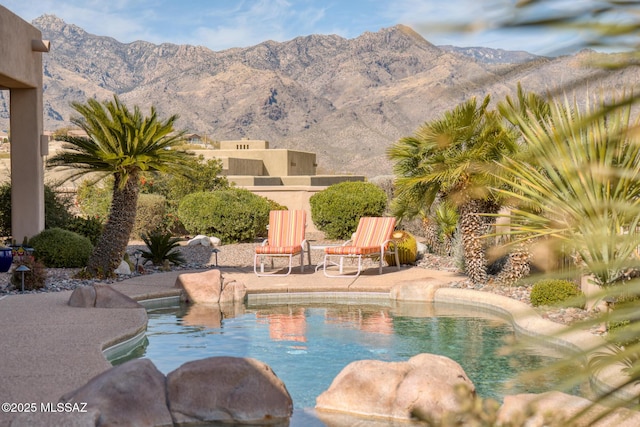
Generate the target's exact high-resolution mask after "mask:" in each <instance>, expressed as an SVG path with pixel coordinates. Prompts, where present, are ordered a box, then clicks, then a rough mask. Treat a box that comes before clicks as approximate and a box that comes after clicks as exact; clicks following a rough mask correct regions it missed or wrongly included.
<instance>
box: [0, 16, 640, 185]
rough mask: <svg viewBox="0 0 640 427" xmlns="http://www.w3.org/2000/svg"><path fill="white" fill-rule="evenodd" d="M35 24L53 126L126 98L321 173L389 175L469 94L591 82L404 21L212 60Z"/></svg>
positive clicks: (48, 124) (188, 49)
mask: <svg viewBox="0 0 640 427" xmlns="http://www.w3.org/2000/svg"><path fill="white" fill-rule="evenodd" d="M33 24H34V25H35V26H36V27H38V28H39V29H40V30H41V31H42V32H43V36H44V37H45V38H46V39H49V40H51V51H50V52H49V53H47V54H45V55H43V62H44V68H45V69H44V84H45V89H44V96H43V100H44V109H45V111H44V113H45V120H44V122H45V130H49V131H53V130H56V129H58V128H61V127H65V126H69V124H70V123H69V117H70V116H71V115H72V114H73V111H72V109H71V108H70V103H71V102H72V101H78V102H85V101H86V100H87V99H88V98H96V99H110V98H111V97H112V96H113V94H117V95H118V96H119V97H120V99H121V100H122V101H123V102H125V103H126V104H127V105H129V106H134V105H136V106H139V107H140V108H141V109H142V110H143V111H147V110H148V108H149V107H150V106H154V107H155V108H156V109H157V111H158V113H159V114H160V115H161V116H163V117H168V116H170V115H173V114H176V113H177V114H179V116H180V119H179V120H178V122H177V126H178V128H180V129H184V130H186V131H187V132H190V133H197V134H202V135H206V136H207V137H208V138H212V139H214V140H227V139H240V138H243V137H250V138H254V139H265V140H268V141H269V142H270V145H271V146H272V147H274V148H291V149H297V150H303V151H311V152H315V153H317V156H318V157H317V159H318V163H319V166H318V171H319V173H355V174H362V175H366V176H370V177H371V176H376V175H381V174H389V173H390V172H391V165H390V162H389V161H388V160H387V159H386V156H385V152H386V150H387V149H388V147H389V146H390V145H391V144H392V143H393V142H395V141H397V140H398V139H399V138H401V137H403V136H408V135H411V134H413V132H414V131H415V130H416V129H417V128H418V127H419V126H420V125H421V124H423V123H424V122H426V121H429V120H432V119H434V118H437V117H439V116H441V115H442V114H443V113H444V112H445V111H447V110H449V109H451V108H454V107H455V106H456V105H458V104H459V103H460V102H463V101H465V100H467V99H469V98H470V97H473V96H476V97H484V96H485V95H486V94H488V93H490V94H491V95H492V99H494V100H499V99H500V98H501V97H502V96H504V95H506V94H509V95H513V93H514V92H515V88H516V87H517V85H518V83H521V84H522V86H523V88H525V90H528V91H535V92H538V93H541V94H544V93H546V91H547V89H549V84H553V82H558V81H562V82H563V83H565V84H569V82H570V81H573V80H575V79H588V78H590V76H591V75H592V74H590V72H591V71H592V70H591V71H590V70H589V69H587V68H586V67H582V68H580V67H581V64H582V63H584V62H585V61H579V62H578V61H575V60H573V61H572V58H571V57H569V58H565V57H563V58H549V59H546V58H545V59H544V60H536V61H531V62H526V64H524V65H523V64H522V63H521V62H522V60H523V59H522V58H526V57H527V55H529V54H526V52H522V53H513V52H507V51H499V50H492V49H487V48H464V49H462V48H454V47H442V46H440V47H438V46H434V45H433V44H431V43H430V42H428V41H427V40H425V39H424V38H423V37H421V36H420V35H419V34H418V33H416V32H415V31H414V30H413V29H411V28H410V27H407V26H405V25H396V26H394V27H390V28H383V29H381V30H380V31H377V32H367V33H364V34H362V35H360V36H359V37H356V38H353V39H345V38H343V37H340V36H337V35H309V36H304V37H297V38H295V39H293V40H290V41H285V42H275V41H265V42H263V43H260V44H258V45H256V46H251V47H247V48H232V49H227V50H224V51H218V52H214V51H212V50H210V49H207V48H205V47H202V46H190V45H176V44H171V43H163V44H160V45H156V44H153V43H149V42H146V41H136V42H133V43H121V42H119V41H117V40H115V39H113V38H110V37H102V36H98V35H94V34H91V33H89V32H87V31H85V30H84V29H82V28H80V27H77V26H75V25H72V24H67V23H65V22H64V21H63V20H62V19H60V18H57V17H56V16H55V15H44V16H41V17H39V18H37V19H36V20H34V21H33ZM525 54H526V55H525ZM581 55H582V54H581ZM518 58H521V59H518ZM533 58H536V57H535V56H533ZM574 59H575V58H574ZM527 61H528V59H527ZM637 74H640V71H638V70H633V71H632V72H631V71H629V70H628V71H627V73H626V74H621V73H611V74H610V76H609V77H608V78H609V80H608V81H607V82H605V84H606V85H607V86H606V87H621V86H622V85H624V84H625V82H633V81H638V80H640V76H637ZM621 76H624V77H621ZM623 78H624V80H622V79H623ZM8 105H9V102H8V99H7V96H6V94H5V93H3V92H1V91H0V129H7V128H8V117H9V110H8V108H9V107H8Z"/></svg>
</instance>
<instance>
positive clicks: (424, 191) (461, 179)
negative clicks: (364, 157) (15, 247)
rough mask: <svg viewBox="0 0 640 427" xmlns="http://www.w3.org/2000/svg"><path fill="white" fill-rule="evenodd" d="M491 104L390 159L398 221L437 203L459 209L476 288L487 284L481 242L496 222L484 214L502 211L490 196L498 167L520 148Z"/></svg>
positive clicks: (436, 127) (441, 124) (448, 118)
mask: <svg viewBox="0 0 640 427" xmlns="http://www.w3.org/2000/svg"><path fill="white" fill-rule="evenodd" d="M489 102H490V97H489V96H487V97H485V99H484V100H483V101H482V103H480V104H479V105H478V102H477V101H476V99H475V98H472V99H470V100H468V101H466V102H464V103H462V104H460V105H459V106H457V107H456V108H454V109H453V110H451V111H448V112H446V113H445V114H444V115H443V116H442V117H441V118H439V119H436V120H434V121H432V122H429V123H425V124H424V125H423V126H421V127H420V128H419V129H418V130H417V131H416V132H415V133H414V135H413V136H410V137H404V138H401V139H400V140H399V141H398V142H396V143H395V144H394V145H392V147H391V148H390V149H389V150H388V153H387V154H388V156H389V158H390V159H391V160H392V161H394V162H395V164H394V172H395V174H396V176H397V180H396V201H395V202H394V204H393V206H392V208H393V209H394V214H395V215H396V216H397V217H399V218H403V217H408V218H411V217H412V216H415V215H416V214H417V213H418V212H420V210H429V209H430V207H431V205H432V204H433V203H434V201H435V200H436V198H437V197H439V198H440V199H441V200H443V201H444V200H446V201H449V202H451V203H454V204H455V205H456V206H457V208H458V213H459V215H460V217H459V218H460V224H459V227H460V233H461V239H462V245H463V252H464V259H465V268H466V273H467V275H468V276H469V278H470V279H471V280H472V281H473V282H474V283H485V282H486V281H487V271H486V256H485V243H484V241H483V239H482V237H483V236H484V235H486V234H488V233H489V231H490V226H491V223H492V220H491V218H490V217H488V216H484V215H483V214H495V213H497V212H498V209H499V208H500V202H499V200H498V199H497V198H496V193H495V192H491V191H489V190H488V189H489V187H490V184H491V183H494V184H495V183H496V181H495V178H494V174H492V173H491V170H492V169H493V168H494V163H493V162H495V161H499V160H500V159H501V158H502V157H503V156H504V155H506V154H513V153H514V152H515V151H516V150H517V148H518V146H517V144H516V138H515V137H514V135H513V133H512V132H510V131H509V129H507V128H506V127H505V126H503V121H502V118H501V117H500V115H499V114H498V113H497V112H495V111H489V110H488V105H489Z"/></svg>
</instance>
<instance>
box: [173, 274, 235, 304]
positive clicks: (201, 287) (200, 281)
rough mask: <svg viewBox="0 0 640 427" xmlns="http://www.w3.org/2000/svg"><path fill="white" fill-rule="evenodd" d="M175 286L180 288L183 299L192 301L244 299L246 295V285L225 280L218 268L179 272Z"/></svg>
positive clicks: (204, 302) (214, 302) (205, 302)
mask: <svg viewBox="0 0 640 427" xmlns="http://www.w3.org/2000/svg"><path fill="white" fill-rule="evenodd" d="M175 287H176V288H181V289H182V291H183V300H185V301H187V302H194V303H203V304H218V303H228V302H233V301H244V297H245V295H246V287H245V286H244V285H243V284H242V283H239V282H235V281H225V280H224V279H223V277H222V274H221V273H220V270H218V269H211V270H206V271H202V272H197V273H184V274H180V275H179V276H178V278H177V279H176V283H175Z"/></svg>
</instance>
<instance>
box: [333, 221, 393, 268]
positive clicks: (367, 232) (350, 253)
mask: <svg viewBox="0 0 640 427" xmlns="http://www.w3.org/2000/svg"><path fill="white" fill-rule="evenodd" d="M395 225H396V219H395V218H393V217H362V218H360V222H359V223H358V228H357V229H356V232H355V233H354V235H353V238H352V240H348V241H347V242H345V243H344V244H343V245H342V246H330V247H327V248H325V250H324V265H323V270H324V275H325V276H327V277H356V276H358V275H360V273H361V272H362V258H365V257H369V258H371V257H379V259H380V269H379V271H380V274H382V259H383V258H384V255H385V253H393V254H394V255H395V257H396V265H397V266H398V270H399V269H400V262H399V259H398V248H397V246H396V245H393V249H392V250H390V249H389V243H390V242H391V241H392V240H393V239H392V238H391V236H392V234H393V229H394V227H395ZM331 257H340V261H339V262H331ZM345 257H347V258H357V259H358V271H356V273H355V274H353V273H351V274H342V264H343V260H344V258H345ZM330 265H337V266H339V267H340V274H329V273H327V267H328V266H330Z"/></svg>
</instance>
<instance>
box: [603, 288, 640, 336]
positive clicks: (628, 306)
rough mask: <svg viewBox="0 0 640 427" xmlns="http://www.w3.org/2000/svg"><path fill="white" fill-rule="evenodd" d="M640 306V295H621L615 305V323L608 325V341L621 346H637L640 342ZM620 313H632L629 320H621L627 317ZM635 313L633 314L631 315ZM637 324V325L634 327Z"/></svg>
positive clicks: (611, 322)
mask: <svg viewBox="0 0 640 427" xmlns="http://www.w3.org/2000/svg"><path fill="white" fill-rule="evenodd" d="M639 305H640V296H638V295H630V294H626V295H619V296H618V297H617V298H616V299H615V304H613V312H614V313H613V315H612V316H611V317H612V318H615V319H616V320H615V321H610V322H609V323H608V324H607V330H608V334H607V339H608V340H610V341H611V342H613V343H615V344H617V345H620V346H625V347H626V346H630V345H635V344H637V343H638V342H640V337H638V332H637V322H638V321H640V316H639V315H637V314H635V313H638V306H639ZM616 312H617V313H616ZM620 313H630V314H629V317H630V318H627V320H620V319H621V318H624V317H627V316H626V315H623V316H621V315H620ZM631 313H633V314H631ZM634 323H635V325H633V324H634Z"/></svg>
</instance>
